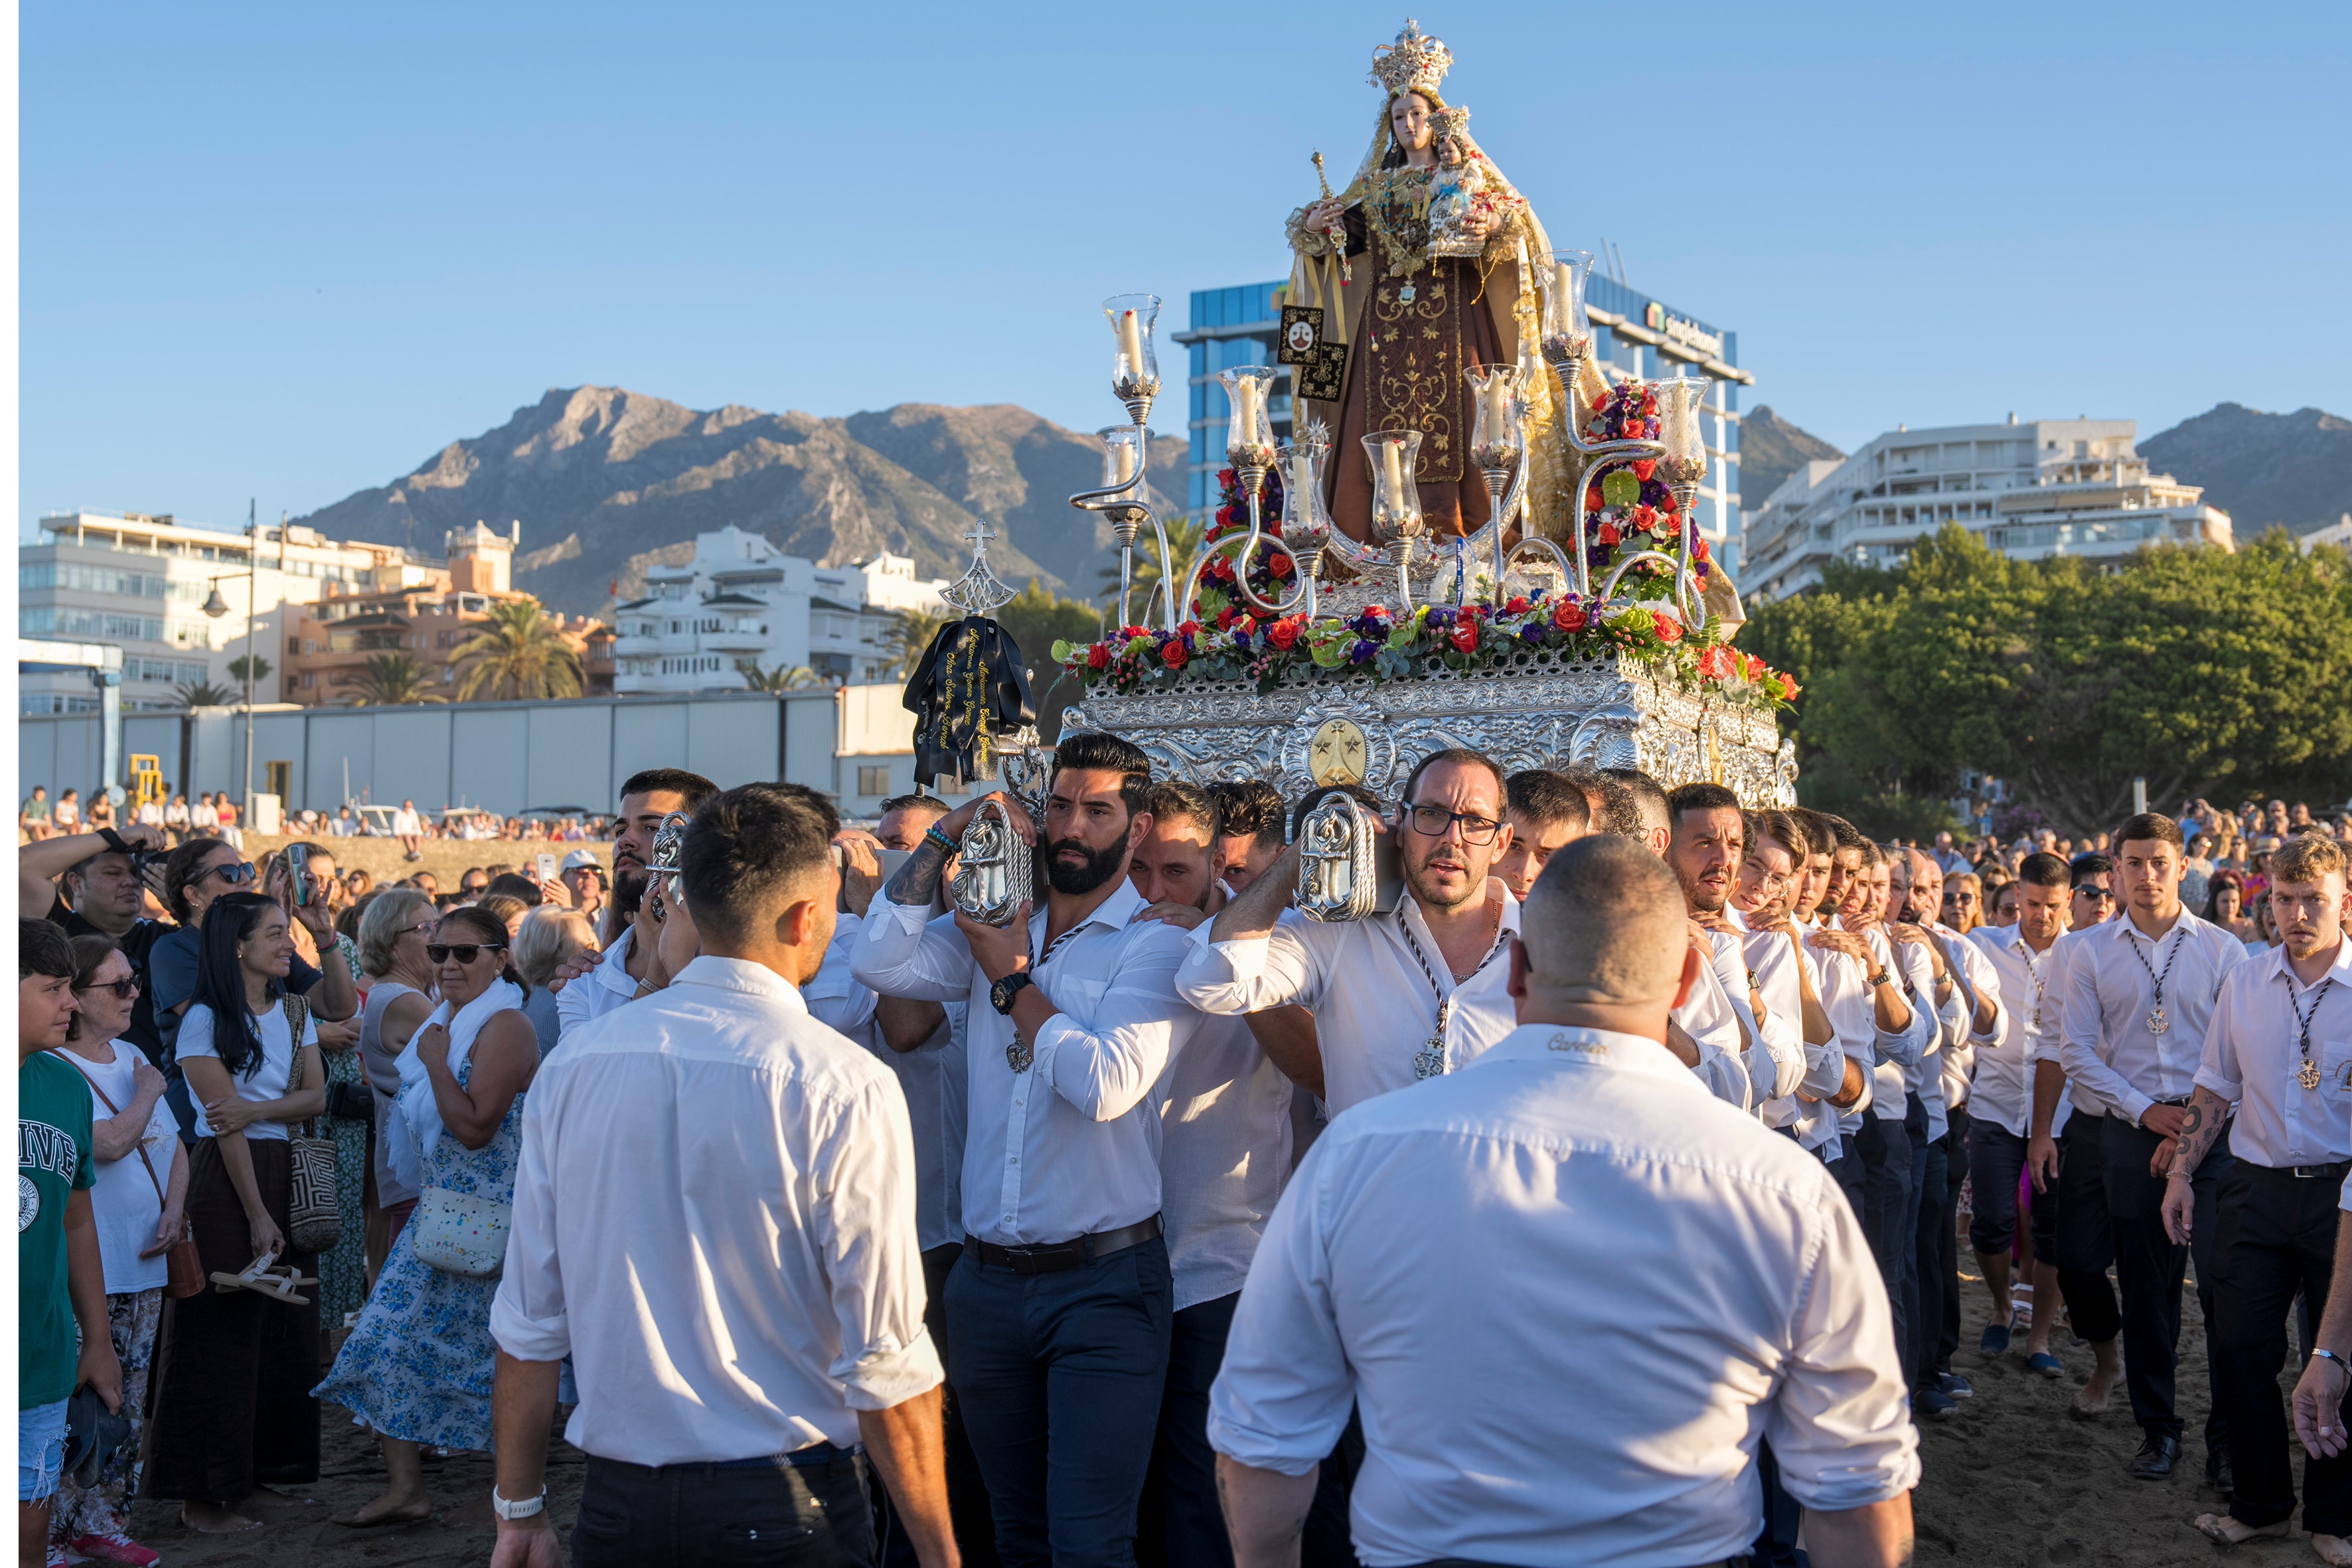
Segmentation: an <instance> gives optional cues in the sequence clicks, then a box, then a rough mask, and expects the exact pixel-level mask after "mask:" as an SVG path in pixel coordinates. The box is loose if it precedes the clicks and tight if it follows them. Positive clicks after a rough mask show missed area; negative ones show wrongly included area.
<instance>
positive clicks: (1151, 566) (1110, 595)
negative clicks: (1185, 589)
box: [1023, 517, 1202, 647]
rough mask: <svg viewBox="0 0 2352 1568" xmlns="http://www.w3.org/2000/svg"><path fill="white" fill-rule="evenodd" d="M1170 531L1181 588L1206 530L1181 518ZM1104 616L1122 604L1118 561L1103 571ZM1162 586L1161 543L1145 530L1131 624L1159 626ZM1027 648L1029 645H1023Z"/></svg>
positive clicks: (1131, 593) (1132, 581)
mask: <svg viewBox="0 0 2352 1568" xmlns="http://www.w3.org/2000/svg"><path fill="white" fill-rule="evenodd" d="M1164 526H1165V527H1166V528H1167V530H1168V555H1169V559H1170V560H1171V561H1173V562H1174V563H1175V565H1176V574H1177V586H1178V587H1179V588H1181V587H1182V586H1183V574H1185V573H1187V572H1189V571H1191V570H1192V558H1193V557H1194V556H1196V555H1198V554H1200V553H1201V535H1202V527H1201V522H1200V520H1199V519H1197V518H1190V517H1180V518H1176V519H1173V520H1172V521H1169V522H1168V523H1166V524H1165V525H1164ZM1101 575H1102V584H1103V585H1102V593H1101V595H1099V596H1100V597H1101V599H1102V602H1103V613H1104V614H1105V615H1108V614H1110V613H1111V612H1112V611H1113V610H1114V609H1116V608H1117V607H1118V563H1116V562H1114V563H1111V564H1110V565H1108V566H1106V567H1104V568H1103V569H1102V574H1101ZM1159 585H1160V540H1159V536H1158V535H1156V534H1154V533H1153V532H1152V531H1150V529H1145V530H1144V531H1142V532H1141V533H1139V534H1138V535H1137V536H1136V540H1135V572H1134V575H1133V576H1132V577H1131V578H1129V583H1128V595H1127V613H1128V616H1129V622H1128V624H1129V625H1130V626H1144V625H1149V626H1158V625H1160V611H1159V606H1158V605H1155V604H1154V602H1153V598H1152V594H1153V590H1155V589H1156V588H1158V587H1159ZM1023 646H1024V647H1026V646H1027V645H1026V644H1024V645H1023Z"/></svg>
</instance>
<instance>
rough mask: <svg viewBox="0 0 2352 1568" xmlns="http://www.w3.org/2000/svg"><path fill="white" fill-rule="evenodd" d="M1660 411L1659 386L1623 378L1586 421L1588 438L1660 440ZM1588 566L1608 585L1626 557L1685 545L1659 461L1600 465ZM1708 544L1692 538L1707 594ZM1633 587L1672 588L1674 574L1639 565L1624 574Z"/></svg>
mask: <svg viewBox="0 0 2352 1568" xmlns="http://www.w3.org/2000/svg"><path fill="white" fill-rule="evenodd" d="M1659 424H1660V410H1659V407H1658V393H1657V389H1656V388H1655V387H1654V386H1648V385H1644V384H1642V383H1640V382H1637V381H1621V382H1619V383H1618V384H1616V385H1615V386H1613V387H1612V388H1610V389H1609V390H1608V391H1607V392H1604V393H1602V394H1601V397H1600V399H1599V400H1598V401H1596V402H1595V403H1594V404H1593V405H1592V412H1591V417H1590V418H1588V419H1587V420H1586V422H1585V426H1584V431H1585V437H1586V439H1587V440H1589V441H1591V442H1593V443H1595V444H1598V443H1600V442H1602V441H1641V440H1650V441H1654V440H1657V439H1658V438H1659V436H1658V432H1659ZM1584 515H1585V524H1584V526H1585V536H1584V537H1585V546H1584V553H1585V560H1586V563H1587V564H1588V565H1589V566H1590V567H1591V572H1592V580H1593V581H1594V582H1596V583H1598V582H1601V581H1604V580H1605V579H1606V578H1607V577H1608V575H1609V574H1610V573H1611V572H1612V571H1613V570H1615V569H1616V565H1617V563H1618V561H1619V560H1620V559H1622V557H1624V556H1627V555H1636V554H1639V553H1641V552H1643V551H1648V550H1654V551H1657V552H1660V553H1662V554H1664V555H1668V556H1671V555H1673V554H1674V553H1675V549H1676V547H1677V545H1678V544H1679V543H1680V542H1681V539H1682V533H1683V519H1682V513H1681V510H1680V508H1679V507H1678V506H1677V505H1676V504H1675V496H1674V491H1673V490H1672V489H1668V488H1667V485H1666V482H1665V480H1664V479H1660V478H1659V477H1658V464H1657V462H1656V461H1655V460H1654V459H1652V458H1633V459H1631V460H1630V461H1629V460H1625V459H1620V460H1618V461H1615V462H1606V463H1601V464H1599V465H1596V467H1595V469H1594V471H1593V473H1591V475H1589V476H1587V478H1586V479H1585V485H1584ZM1708 555H1709V552H1708V550H1707V547H1706V540H1705V539H1703V538H1694V539H1693V540H1692V541H1691V572H1692V574H1693V575H1694V576H1696V578H1697V580H1698V587H1699V591H1700V593H1702V594H1704V593H1705V592H1706V582H1707V579H1708V577H1709V576H1711V575H1712V574H1713V573H1714V568H1713V566H1712V565H1711V564H1710V563H1709V559H1708ZM1625 575H1626V577H1627V579H1628V580H1630V581H1633V582H1636V583H1639V582H1643V581H1653V580H1654V581H1656V582H1658V583H1660V584H1671V582H1672V581H1673V578H1674V572H1673V570H1672V569H1671V568H1669V567H1667V566H1666V565H1664V563H1659V562H1655V561H1643V562H1640V563H1636V564H1635V565H1634V566H1633V568H1632V569H1631V570H1630V571H1628V572H1627V573H1626V574H1625Z"/></svg>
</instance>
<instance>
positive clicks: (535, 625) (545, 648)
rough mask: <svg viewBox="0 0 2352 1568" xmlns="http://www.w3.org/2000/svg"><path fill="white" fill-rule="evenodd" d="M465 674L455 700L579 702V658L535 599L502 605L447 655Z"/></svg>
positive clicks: (505, 600) (518, 600) (510, 600)
mask: <svg viewBox="0 0 2352 1568" xmlns="http://www.w3.org/2000/svg"><path fill="white" fill-rule="evenodd" d="M450 658H451V660H452V661H453V662H455V663H456V664H457V666H458V668H461V669H462V670H464V671H465V673H464V674H463V675H462V676H461V677H459V679H458V682H457V700H459V701H461V702H471V701H472V700H475V699H476V698H478V697H502V696H503V697H516V698H520V697H577V696H579V695H580V692H581V689H582V683H581V679H580V656H579V655H578V654H577V653H575V652H573V651H572V645H571V644H569V643H567V642H565V641H564V640H563V634H562V632H561V631H559V630H557V629H556V625H555V623H554V622H553V621H551V620H549V619H548V618H547V612H546V611H545V610H542V609H541V608H540V605H539V601H538V600H537V599H501V600H499V602H498V603H497V604H495V605H491V606H490V620H489V624H488V626H484V627H483V628H482V629H481V630H480V631H478V632H477V633H475V634H474V635H473V636H472V637H467V639H466V640H465V641H464V642H462V643H460V644H458V645H457V647H456V648H454V649H452V650H451V652H450Z"/></svg>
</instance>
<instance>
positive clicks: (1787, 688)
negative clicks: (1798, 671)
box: [1780, 675, 1797, 699]
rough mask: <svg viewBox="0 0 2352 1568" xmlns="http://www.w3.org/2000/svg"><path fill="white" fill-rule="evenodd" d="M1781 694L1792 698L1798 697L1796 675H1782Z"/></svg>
mask: <svg viewBox="0 0 2352 1568" xmlns="http://www.w3.org/2000/svg"><path fill="white" fill-rule="evenodd" d="M1780 695H1781V696H1783V697H1787V698H1790V699H1794V698H1795V697H1796V695H1797V678H1796V677H1795V676H1793V675H1783V676H1781V677H1780Z"/></svg>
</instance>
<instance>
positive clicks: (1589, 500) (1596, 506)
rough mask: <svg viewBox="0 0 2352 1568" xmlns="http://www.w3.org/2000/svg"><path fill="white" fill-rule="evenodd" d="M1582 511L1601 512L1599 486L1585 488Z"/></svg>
mask: <svg viewBox="0 0 2352 1568" xmlns="http://www.w3.org/2000/svg"><path fill="white" fill-rule="evenodd" d="M1584 510H1587V511H1599V510H1601V487H1600V486H1599V485H1589V486H1587V487H1586V488H1585V491H1584Z"/></svg>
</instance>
